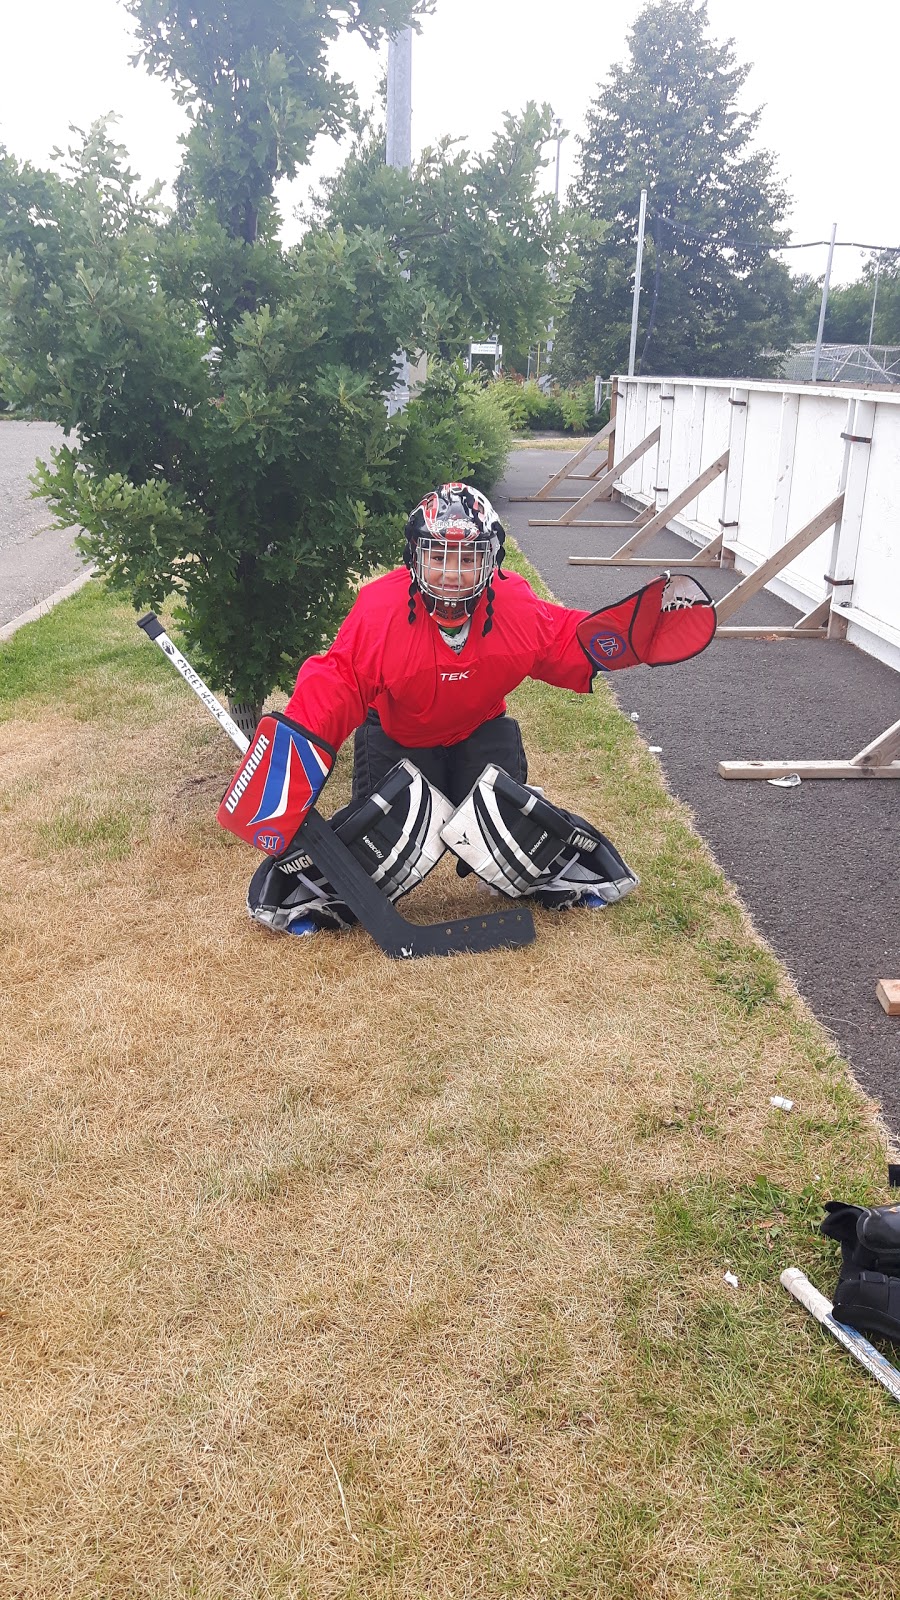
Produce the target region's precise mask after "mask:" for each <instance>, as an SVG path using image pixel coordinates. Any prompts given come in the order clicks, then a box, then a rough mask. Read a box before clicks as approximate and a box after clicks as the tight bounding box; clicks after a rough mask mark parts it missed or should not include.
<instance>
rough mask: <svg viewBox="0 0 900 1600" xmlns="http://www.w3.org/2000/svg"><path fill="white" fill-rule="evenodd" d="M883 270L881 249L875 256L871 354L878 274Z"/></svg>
mask: <svg viewBox="0 0 900 1600" xmlns="http://www.w3.org/2000/svg"><path fill="white" fill-rule="evenodd" d="M880 271H881V251H880V250H879V252H878V255H877V256H876V258H875V289H874V291H873V294H872V316H871V318H870V321H869V345H868V349H869V355H871V354H872V334H873V333H874V331H875V302H876V300H877V299H878V274H879V273H880Z"/></svg>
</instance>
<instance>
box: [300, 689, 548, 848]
mask: <svg viewBox="0 0 900 1600" xmlns="http://www.w3.org/2000/svg"><path fill="white" fill-rule="evenodd" d="M404 756H405V757H406V759H407V761H411V762H412V764H413V766H414V767H418V769H419V771H420V772H421V774H422V776H423V778H426V779H427V780H428V782H429V783H432V784H434V787H435V788H436V789H440V791H441V794H443V795H446V797H447V799H448V800H449V801H450V802H451V804H452V805H454V806H458V805H461V804H462V802H463V800H465V798H466V795H467V794H468V792H469V790H470V789H471V788H472V785H473V784H474V783H475V781H476V779H478V778H480V777H481V774H482V772H483V771H484V769H485V767H486V766H488V765H490V764H491V763H493V764H494V765H495V766H498V767H501V768H502V769H503V771H504V772H506V773H508V774H509V776H510V777H511V778H515V780H516V782H517V783H527V782H528V761H527V759H526V756H525V750H524V747H523V745H522V735H521V733H520V732H519V724H518V723H517V722H516V721H515V720H514V719H513V718H512V717H508V716H506V715H505V714H502V715H501V716H499V717H493V718H492V720H491V721H490V722H483V723H482V724H481V727H480V728H476V729H475V732H474V733H470V734H469V737H468V739H462V740H461V741H460V743H459V744H449V745H444V744H436V745H426V746H424V747H417V748H416V749H407V747H406V746H405V745H402V744H397V743H396V741H395V740H394V739H390V738H388V735H387V734H386V733H385V731H384V729H383V727H382V726H381V722H380V720H379V717H378V713H377V711H370V712H369V715H368V717H367V718H366V720H365V722H364V723H363V725H362V727H361V728H357V730H356V733H355V735H354V740H353V789H352V797H351V800H350V804H349V805H348V806H343V807H342V808H341V810H340V811H338V812H336V813H335V815H334V816H333V817H332V818H331V822H332V825H333V826H337V825H338V824H340V823H341V822H343V821H345V819H346V818H347V817H349V816H352V814H353V812H354V811H355V810H356V809H357V807H358V806H360V805H362V803H363V801H364V800H368V798H369V795H370V794H371V793H372V791H373V790H374V789H377V787H378V785H379V783H380V782H381V780H382V778H384V777H385V776H386V774H387V773H388V772H390V770H391V767H394V766H396V764H397V762H398V761H402V760H403V758H404Z"/></svg>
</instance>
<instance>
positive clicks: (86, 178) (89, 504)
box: [0, 0, 496, 706]
mask: <svg viewBox="0 0 900 1600" xmlns="http://www.w3.org/2000/svg"><path fill="white" fill-rule="evenodd" d="M129 9H130V10H131V12H132V14H133V16H134V17H135V20H136V22H137V24H138V30H139V35H140V39H141V55H142V57H143V59H144V60H145V62H146V63H147V65H149V66H150V68H151V69H152V70H154V71H157V72H159V73H161V74H162V75H163V76H165V77H166V78H167V79H168V80H169V81H171V82H172V83H173V85H174V87H175V89H176V92H177V93H178V95H179V97H180V98H181V99H182V101H183V102H184V104H185V105H186V106H187V107H188V110H189V113H190V118H191V126H190V131H189V133H188V134H187V136H186V151H185V160H184V164H183V167H182V172H181V176H180V180H179V197H178V206H177V211H176V213H175V214H167V213H165V212H164V211H163V210H162V209H161V208H160V206H159V203H158V198H157V197H156V196H154V194H152V193H151V194H149V195H142V194H141V193H139V191H138V187H137V184H136V180H135V178H134V175H133V174H132V173H131V172H130V171H129V170H128V167H127V164H126V158H125V152H124V151H123V150H122V149H121V148H120V147H119V146H117V145H116V144H115V143H114V142H113V140H112V139H111V137H110V134H109V131H108V129H107V128H106V127H104V126H103V125H98V126H97V127H95V128H93V129H91V130H90V131H89V132H88V133H87V134H85V135H80V136H79V138H80V142H79V143H78V144H77V145H76V146H75V147H74V148H73V150H72V151H70V152H69V156H68V159H67V160H64V161H63V162H62V166H61V170H60V172H59V174H57V175H54V174H37V175H36V174H35V173H34V172H33V171H32V170H31V169H30V168H28V167H26V166H21V165H19V164H18V163H16V162H15V160H13V159H12V158H11V157H10V158H6V159H5V161H4V164H3V166H2V169H0V181H2V186H3V190H2V200H0V227H2V229H3V240H5V241H6V242H7V244H8V247H9V248H8V251H7V252H5V253H4V260H3V262H2V263H0V388H2V389H3V390H4V392H8V394H9V396H10V398H11V399H12V400H13V401H14V403H16V404H17V405H19V406H22V407H25V408H30V409H31V410H32V411H33V412H34V413H35V414H37V415H41V416H43V417H46V418H47V419H49V420H52V421H56V422H59V423H60V424H61V425H62V426H63V427H65V428H66V429H73V430H76V431H77V440H76V442H70V443H67V444H66V445H65V446H64V447H63V448H62V449H60V450H58V451H57V452H55V454H54V462H53V465H52V467H50V468H46V469H44V470H43V471H42V473H41V476H40V484H41V488H42V491H43V492H44V493H45V494H46V495H47V498H48V500H49V501H50V504H51V506H52V507H53V509H54V510H55V511H56V513H57V514H58V516H59V518H60V520H61V521H62V522H65V523H68V524H71V523H79V524H80V525H81V526H82V527H83V528H84V529H85V530H86V534H85V538H84V541H83V548H84V549H85V551H86V552H87V553H88V554H90V555H91V556H92V557H93V558H94V559H95V560H96V561H97V562H98V564H99V566H100V568H101V570H102V571H103V572H104V573H105V574H106V576H107V578H108V580H109V581H110V582H111V583H113V584H114V585H116V586H118V587H120V588H122V589H124V590H125V591H127V593H128V594H129V595H130V596H131V598H132V600H133V601H134V603H135V605H136V606H138V607H140V608H142V609H146V608H147V607H154V608H158V607H159V606H161V605H162V604H163V603H164V601H165V600H166V597H167V596H168V595H170V594H171V593H172V592H173V591H175V593H176V595H177V596H178V597H179V600H178V606H177V610H176V618H177V620H178V621H179V624H180V627H181V633H182V637H183V640H184V642H185V644H186V647H187V648H188V649H189V650H190V651H191V653H192V654H193V656H194V657H195V659H196V660H197V662H198V665H199V666H200V667H201V669H202V670H203V671H204V672H205V673H206V674H207V675H208V676H209V678H210V680H211V681H212V683H213V684H214V685H215V686H217V687H219V688H222V689H224V690H226V691H227V692H228V693H229V694H230V695H231V696H232V697H233V698H237V699H240V700H246V701H248V702H251V704H253V705H254V706H255V705H258V704H259V703H260V702H261V701H262V699H263V698H264V696H265V695H266V694H267V693H268V692H269V690H270V689H271V688H273V687H275V686H276V685H277V686H281V687H289V686H290V684H291V683H292V681H293V677H294V674H295V672H296V667H297V663H298V661H299V660H300V659H302V658H303V657H304V656H305V655H308V654H309V653H310V652H311V651H315V650H317V649H319V648H320V647H321V645H322V642H323V639H324V638H325V637H327V636H328V635H329V634H330V633H331V632H333V630H334V628H335V626H336V625H337V622H338V621H339V620H340V617H341V615H342V614H343V611H344V610H345V608H346V606H347V604H348V603H349V596H350V591H351V587H352V585H353V584H354V583H355V582H356V581H357V580H358V579H359V577H360V576H361V575H364V574H365V573H367V572H369V571H371V570H372V568H373V567H374V566H375V565H377V564H380V563H383V562H385V561H389V560H391V559H393V558H394V557H395V556H396V554H397V552H398V549H399V538H400V531H401V529H402V525H403V513H404V511H405V510H408V508H409V505H410V504H411V503H412V502H413V501H414V500H415V499H418V498H419V495H420V494H421V493H422V482H421V479H419V478H416V476H415V473H416V471H417V469H418V468H419V467H421V466H422V464H423V463H425V462H427V463H428V464H429V465H430V467H431V468H432V470H433V471H435V472H437V471H438V469H439V468H440V476H447V477H452V476H456V475H458V474H459V473H460V472H462V471H464V470H466V469H467V468H468V466H469V465H470V464H471V463H472V460H473V453H474V455H475V456H476V457H477V458H478V459H480V460H481V461H482V464H483V468H484V471H485V472H487V471H488V470H490V466H489V463H488V462H487V460H486V458H485V454H484V450H483V449H481V447H480V446H478V447H477V448H476V444H477V441H476V440H475V434H476V432H477V429H476V428H475V426H474V422H473V418H474V417H475V416H476V414H477V411H478V406H479V404H480V402H479V401H478V399H477V396H476V395H475V392H474V389H475V386H474V385H473V384H471V382H470V381H469V380H466V379H465V378H464V377H463V376H462V375H461V374H459V373H456V374H454V373H449V374H447V375H445V377H444V378H442V379H441V381H440V383H437V385H436V386H434V385H433V386H432V388H431V389H430V390H429V395H428V397H427V402H426V403H425V404H424V405H423V408H421V409H422V415H421V416H420V415H419V411H417V408H416V406H415V405H414V406H411V407H410V408H409V410H408V412H407V413H406V414H404V415H403V416H402V417H399V418H392V419H388V418H387V416H386V412H385V407H384V400H383V396H384V392H385V391H386V390H388V389H389V388H390V387H391V384H392V381H393V373H394V353H395V351H397V350H398V349H401V348H403V349H415V348H421V347H423V346H424V344H425V342H426V341H427V338H428V330H429V328H430V327H433V326H434V324H435V317H434V313H433V309H432V310H429V307H428V304H427V292H428V286H427V284H426V283H425V280H424V278H422V279H420V281H419V282H417V281H416V280H415V279H414V278H410V277H409V276H408V275H406V274H405V273H404V271H403V266H402V263H401V262H400V261H399V260H398V257H397V251H396V246H395V242H394V241H393V240H392V239H391V238H390V237H389V236H388V234H387V233H386V232H385V231H384V229H383V228H373V227H368V226H365V225H363V224H359V225H356V224H354V225H353V227H352V230H350V231H348V229H346V228H344V227H342V226H340V225H338V224H335V225H332V226H329V227H325V226H323V225H318V226H315V227H312V228H310V230H309V232H308V233H307V235H306V236H305V238H304V240H303V242H302V244H301V245H300V246H299V247H297V248H295V249H292V250H284V249H282V247H281V246H280V244H279V243H278V240H277V222H278V217H277V211H276V207H275V203H274V200H273V192H274V185H275V183H276V181H277V180H278V178H279V177H281V176H283V175H290V174H291V173H292V172H293V171H294V170H296V168H297V166H299V164H300V163H301V162H302V161H303V160H305V159H306V156H307V154H308V151H309V148H310V146H311V143H312V141H313V139H314V137H315V136H316V134H317V133H318V132H321V131H325V132H331V133H336V132H337V131H339V130H340V129H341V128H342V127H343V126H344V125H345V123H346V122H347V119H348V117H349V115H350V111H351V109H352V97H351V93H350V91H349V89H348V88H347V86H346V85H344V84H341V83H339V82H338V81H337V80H336V79H334V78H333V77H331V76H329V75H328V74H327V72H326V69H325V64H324V60H325V49H326V46H327V44H328V42H329V41H330V39H331V38H332V37H333V36H334V34H335V32H336V31H337V29H338V27H340V26H347V27H355V28H358V29H359V30H360V31H362V32H363V33H364V34H365V35H366V37H368V38H370V40H372V41H374V40H375V39H377V38H378V37H379V36H381V35H383V34H384V32H386V31H389V30H396V29H397V28H399V27H400V26H402V25H403V24H404V23H405V22H406V21H407V20H408V19H409V17H410V16H411V14H412V13H413V12H414V11H419V10H422V9H425V6H424V4H423V3H418V4H417V3H414V0H380V3H376V0H228V4H227V5H226V4H225V3H224V0H131V4H130V7H129ZM76 131H77V130H76ZM0 242H2V241H0ZM441 384H443V387H441ZM441 405H443V407H444V408H445V410H447V409H448V408H449V415H450V417H451V420H452V419H456V423H457V424H458V425H456V426H450V427H448V428H446V429H443V430H442V429H441V428H438V427H436V426H435V425H434V420H435V408H438V409H440V406H441ZM429 407H430V410H429V409H428V408H429ZM438 444H440V448H438ZM495 458H496V449H495V450H494V459H495ZM476 465H477V462H476ZM427 486H428V485H426V487H427Z"/></svg>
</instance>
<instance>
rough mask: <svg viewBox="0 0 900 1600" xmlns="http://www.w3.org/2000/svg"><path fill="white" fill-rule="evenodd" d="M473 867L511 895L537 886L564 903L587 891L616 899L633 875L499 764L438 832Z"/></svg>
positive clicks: (606, 845)
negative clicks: (504, 770)
mask: <svg viewBox="0 0 900 1600" xmlns="http://www.w3.org/2000/svg"><path fill="white" fill-rule="evenodd" d="M441 837H442V839H443V840H444V843H445V844H447V845H449V846H450V849H451V850H452V851H453V852H454V854H455V855H457V856H459V858H460V860H461V861H465V862H466V864H467V865H468V866H470V867H471V868H472V870H473V872H477V874H478V876H479V877H480V878H483V879H484V881H485V882H486V883H490V884H491V885H492V886H493V887H494V888H496V889H499V890H501V891H502V893H503V894H507V895H509V896H510V898H511V899H517V898H519V897H520V896H521V895H525V894H534V893H535V892H538V893H539V896H540V898H541V900H543V901H545V903H547V904H549V905H554V906H558V907H559V908H560V909H562V908H563V907H564V906H567V905H574V904H575V903H576V902H577V901H578V900H579V899H580V898H581V896H582V895H584V894H586V893H593V894H599V895H600V896H601V897H602V898H603V899H604V900H609V901H613V900H621V899H622V897H623V896H624V895H626V894H628V893H629V892H630V890H631V889H633V888H634V887H635V885H636V883H637V881H638V880H637V878H636V877H635V875H634V873H633V872H632V871H631V869H630V868H629V867H628V866H626V864H625V862H624V861H623V860H622V857H621V856H620V855H619V852H618V851H617V850H616V848H615V846H614V845H612V844H611V843H610V841H609V840H608V839H607V838H605V837H604V835H603V834H602V833H598V831H597V829H596V828H594V827H592V825H591V824H590V823H589V822H586V821H585V820H584V818H583V817H576V816H574V815H573V814H572V813H571V812H568V811H563V810H561V809H560V807H559V806H554V805H551V804H550V802H549V800H545V799H544V798H543V796H541V795H539V794H537V793H535V791H534V790H533V789H528V788H526V787H525V786H524V785H523V784H521V783H516V781H515V779H514V778H510V777H509V775H508V774H507V773H505V772H502V771H501V770H500V768H499V767H495V766H489V767H485V770H484V772H483V773H482V774H481V777H480V778H479V779H478V782H477V783H476V784H475V786H474V788H473V789H472V790H471V792H470V793H469V794H468V795H467V796H466V798H465V800H464V801H463V803H462V805H461V806H459V807H458V809H457V810H456V811H455V812H454V814H453V817H452V819H451V820H450V822H448V823H447V825H446V827H445V828H444V830H443V833H442V835H441Z"/></svg>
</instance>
